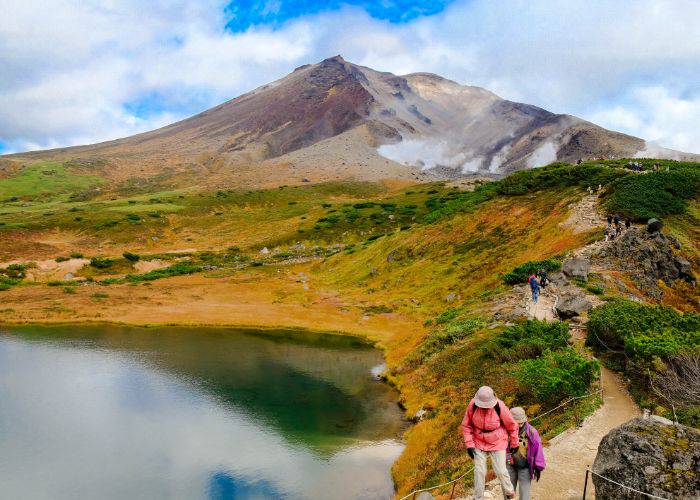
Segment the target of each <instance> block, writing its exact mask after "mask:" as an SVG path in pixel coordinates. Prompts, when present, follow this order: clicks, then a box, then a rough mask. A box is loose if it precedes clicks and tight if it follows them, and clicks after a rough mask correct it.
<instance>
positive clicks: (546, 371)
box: [516, 347, 598, 405]
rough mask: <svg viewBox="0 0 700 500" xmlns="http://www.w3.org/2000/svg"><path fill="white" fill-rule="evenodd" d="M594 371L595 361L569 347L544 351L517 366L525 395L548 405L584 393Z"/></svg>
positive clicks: (595, 375) (596, 365)
mask: <svg viewBox="0 0 700 500" xmlns="http://www.w3.org/2000/svg"><path fill="white" fill-rule="evenodd" d="M597 374H598V362H597V361H594V360H589V359H586V358H585V357H583V356H581V355H580V354H578V353H577V352H576V351H575V350H574V349H573V348H571V347H567V348H565V349H563V350H561V351H558V352H553V351H545V352H544V353H543V355H542V356H540V357H539V358H536V359H525V360H523V361H520V363H519V364H518V367H517V369H516V376H517V379H518V383H519V384H520V387H521V390H522V392H523V393H524V394H525V395H526V397H527V396H530V397H532V398H534V399H535V400H536V401H537V402H538V403H545V404H550V405H551V404H556V403H558V402H560V401H562V400H564V399H568V398H572V397H575V396H583V395H584V394H586V392H588V390H589V388H590V386H591V384H592V383H593V381H594V380H595V379H596V378H597Z"/></svg>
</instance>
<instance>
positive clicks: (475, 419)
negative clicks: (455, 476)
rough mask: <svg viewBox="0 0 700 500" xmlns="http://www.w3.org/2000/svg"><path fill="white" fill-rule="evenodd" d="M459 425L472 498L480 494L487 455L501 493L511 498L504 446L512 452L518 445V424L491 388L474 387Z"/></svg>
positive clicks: (511, 486)
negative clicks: (471, 471)
mask: <svg viewBox="0 0 700 500" xmlns="http://www.w3.org/2000/svg"><path fill="white" fill-rule="evenodd" d="M459 428H460V430H461V431H462V437H463V438H464V444H465V445H466V447H467V453H468V454H469V456H470V457H472V459H473V460H474V499H475V500H481V499H483V498H484V485H485V482H486V459H487V457H488V456H489V455H490V456H491V463H492V464H493V471H494V472H495V473H496V476H497V477H498V480H499V481H500V482H501V488H502V489H503V495H504V497H505V498H515V490H514V488H513V485H512V484H511V482H510V476H509V475H508V469H507V468H506V450H508V451H510V452H511V453H515V452H516V451H517V449H518V424H517V423H515V420H513V416H512V415H511V414H510V410H509V409H508V407H507V406H506V405H505V403H504V402H503V401H501V400H500V399H498V398H497V397H496V395H495V394H494V392H493V389H491V388H490V387H488V386H483V387H480V388H479V390H478V391H476V394H475V395H474V399H472V400H471V401H470V402H469V405H467V411H466V412H465V413H464V419H463V420H462V424H461V425H460V426H459Z"/></svg>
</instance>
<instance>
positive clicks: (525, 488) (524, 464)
mask: <svg viewBox="0 0 700 500" xmlns="http://www.w3.org/2000/svg"><path fill="white" fill-rule="evenodd" d="M510 413H511V415H512V416H513V420H515V423H516V424H518V427H519V429H518V439H519V442H518V450H517V451H516V452H515V453H511V452H510V451H509V452H508V454H507V457H506V467H507V469H508V475H509V476H510V482H511V483H512V484H513V488H514V489H517V490H518V498H519V500H530V487H531V486H532V480H533V479H534V480H536V481H539V480H540V474H542V471H543V470H544V469H545V467H546V463H545V461H544V453H543V452H542V440H541V439H540V434H539V433H538V432H537V429H535V428H534V427H533V426H531V425H530V423H529V422H528V421H527V415H526V414H525V410H523V409H522V408H521V407H519V406H517V407H515V408H512V409H511V410H510Z"/></svg>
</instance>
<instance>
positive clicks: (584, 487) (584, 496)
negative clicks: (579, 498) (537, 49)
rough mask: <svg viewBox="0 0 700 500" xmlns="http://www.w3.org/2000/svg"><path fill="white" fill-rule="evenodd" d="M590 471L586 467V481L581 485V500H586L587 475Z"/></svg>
mask: <svg viewBox="0 0 700 500" xmlns="http://www.w3.org/2000/svg"><path fill="white" fill-rule="evenodd" d="M590 472H591V471H590V469H589V468H588V467H586V480H585V482H584V483H583V500H586V490H587V489H588V475H589V474H590Z"/></svg>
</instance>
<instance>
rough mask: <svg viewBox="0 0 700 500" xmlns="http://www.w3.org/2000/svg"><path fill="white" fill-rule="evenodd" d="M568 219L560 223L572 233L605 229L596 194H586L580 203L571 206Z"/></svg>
mask: <svg viewBox="0 0 700 500" xmlns="http://www.w3.org/2000/svg"><path fill="white" fill-rule="evenodd" d="M570 210H571V211H570V214H569V217H568V219H566V220H565V221H564V222H562V223H561V226H563V227H569V228H571V229H572V230H573V232H574V233H583V232H586V231H590V230H592V229H596V228H601V229H602V228H604V227H605V217H604V216H603V214H602V213H601V212H600V208H599V204H598V194H597V193H594V194H588V195H586V196H584V197H583V198H582V199H581V200H580V201H578V202H577V203H575V204H573V205H571V207H570Z"/></svg>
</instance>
